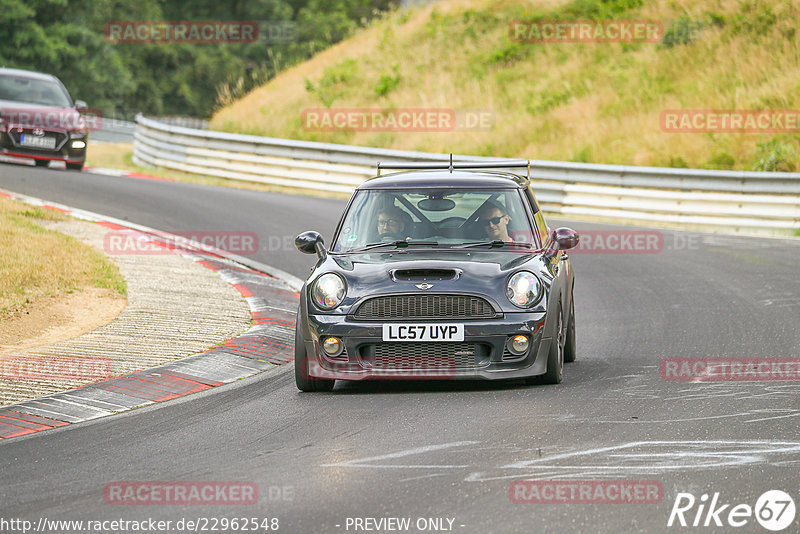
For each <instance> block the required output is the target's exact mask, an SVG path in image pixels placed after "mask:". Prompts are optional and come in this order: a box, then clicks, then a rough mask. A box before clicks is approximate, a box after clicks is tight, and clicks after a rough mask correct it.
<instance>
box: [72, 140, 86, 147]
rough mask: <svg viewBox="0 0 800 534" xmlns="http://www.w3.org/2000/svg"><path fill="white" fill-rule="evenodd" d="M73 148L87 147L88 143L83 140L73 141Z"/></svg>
mask: <svg viewBox="0 0 800 534" xmlns="http://www.w3.org/2000/svg"><path fill="white" fill-rule="evenodd" d="M72 148H86V143H85V142H83V141H73V142H72Z"/></svg>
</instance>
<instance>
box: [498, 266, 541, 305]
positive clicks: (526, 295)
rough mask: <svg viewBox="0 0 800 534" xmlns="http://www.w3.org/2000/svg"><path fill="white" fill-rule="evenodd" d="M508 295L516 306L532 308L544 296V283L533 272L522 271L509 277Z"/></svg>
mask: <svg viewBox="0 0 800 534" xmlns="http://www.w3.org/2000/svg"><path fill="white" fill-rule="evenodd" d="M506 295H507V296H508V300H510V301H511V303H512V304H514V306H519V307H520V308H530V307H531V306H533V305H534V304H536V303H537V302H538V301H539V299H540V298H541V296H542V283H541V282H540V281H539V279H538V278H537V277H536V275H534V274H533V273H529V272H528V271H520V272H518V273H516V274H514V275H513V276H512V277H511V278H509V279H508V285H507V286H506Z"/></svg>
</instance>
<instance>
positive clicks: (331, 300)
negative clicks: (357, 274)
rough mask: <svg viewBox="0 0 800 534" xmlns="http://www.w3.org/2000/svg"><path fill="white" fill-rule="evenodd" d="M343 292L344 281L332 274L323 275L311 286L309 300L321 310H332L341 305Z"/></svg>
mask: <svg viewBox="0 0 800 534" xmlns="http://www.w3.org/2000/svg"><path fill="white" fill-rule="evenodd" d="M345 292H346V287H345V285H344V280H342V277H341V276H339V275H336V274H333V273H328V274H323V275H322V276H320V277H319V278H317V280H316V281H315V282H314V284H313V285H312V286H311V298H312V300H313V301H314V305H315V306H316V307H317V308H319V309H321V310H332V309H334V308H335V307H336V306H338V305H339V304H341V303H342V300H344V295H345Z"/></svg>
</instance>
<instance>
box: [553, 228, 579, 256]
mask: <svg viewBox="0 0 800 534" xmlns="http://www.w3.org/2000/svg"><path fill="white" fill-rule="evenodd" d="M553 239H555V241H556V243H558V248H559V250H569V249H571V248H575V247H577V246H578V243H579V242H580V240H581V236H579V235H578V232H576V231H575V230H573V229H572V228H567V227H566V226H562V227H561V228H559V229H557V230H554V231H553Z"/></svg>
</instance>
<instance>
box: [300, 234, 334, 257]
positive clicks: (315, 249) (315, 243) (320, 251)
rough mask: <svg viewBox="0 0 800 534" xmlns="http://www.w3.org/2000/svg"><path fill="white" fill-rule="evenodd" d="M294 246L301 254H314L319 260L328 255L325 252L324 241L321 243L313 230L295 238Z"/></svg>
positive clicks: (319, 236)
mask: <svg viewBox="0 0 800 534" xmlns="http://www.w3.org/2000/svg"><path fill="white" fill-rule="evenodd" d="M294 246H295V247H297V250H299V251H300V252H302V253H303V254H314V253H316V254H317V256H319V259H321V260H324V259H325V257H326V256H327V255H328V251H327V250H325V241H323V239H322V236H321V235H320V234H319V232H314V231H313V230H309V231H308V232H303V233H302V234H300V235H298V236H297V237H295V238H294Z"/></svg>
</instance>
